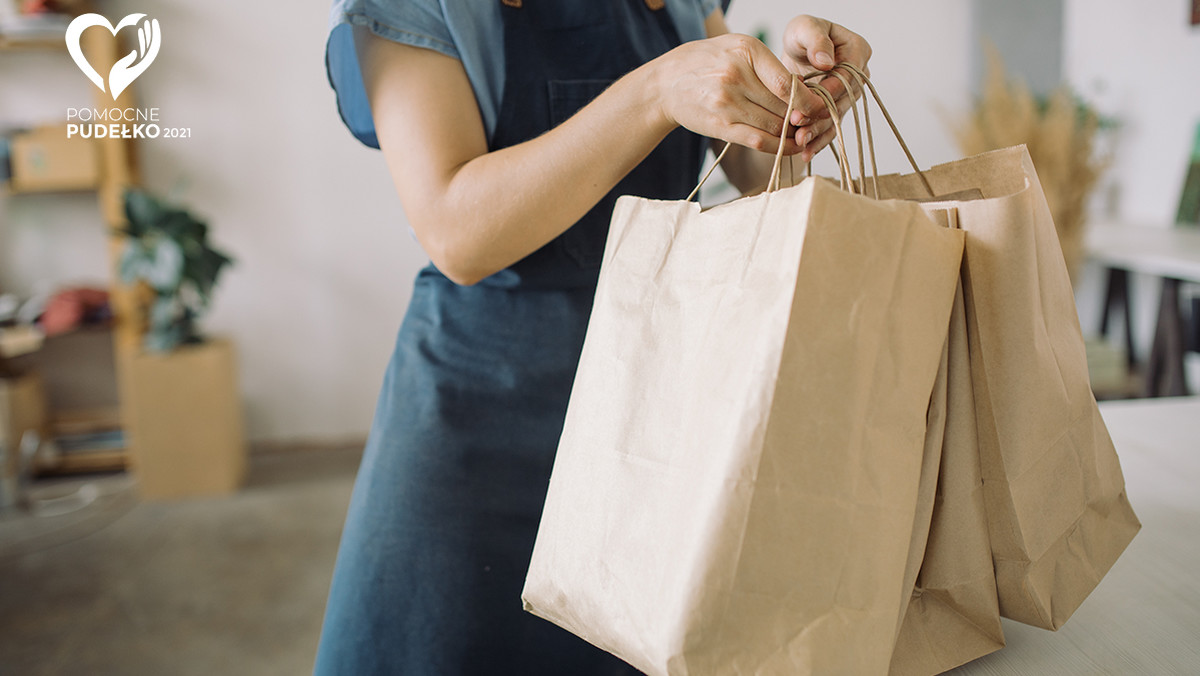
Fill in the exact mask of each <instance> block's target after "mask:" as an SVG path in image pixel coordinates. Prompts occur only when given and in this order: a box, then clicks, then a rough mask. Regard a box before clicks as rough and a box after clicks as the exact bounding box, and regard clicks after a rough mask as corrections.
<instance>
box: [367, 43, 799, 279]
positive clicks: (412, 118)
mask: <svg viewBox="0 0 1200 676" xmlns="http://www.w3.org/2000/svg"><path fill="white" fill-rule="evenodd" d="M356 40H358V41H359V44H360V50H361V51H360V62H361V63H362V67H363V78H364V85H365V86H366V89H367V93H368V97H369V98H370V100H371V109H372V113H373V115H374V118H375V128H376V133H377V135H378V138H379V142H380V147H381V148H382V149H383V152H384V157H385V158H386V160H387V162H388V166H389V169H390V170H391V173H392V177H393V180H394V182H395V185H396V189H397V191H398V192H399V194H400V198H401V201H402V202H403V204H404V207H405V211H406V212H407V214H408V217H409V222H410V224H411V225H412V227H413V230H414V231H415V232H416V234H417V238H418V239H419V240H420V241H421V243H422V245H423V246H424V247H425V249H426V251H427V253H429V255H430V257H431V258H432V259H433V261H434V264H435V265H437V266H438V268H439V269H440V270H442V272H443V273H445V274H446V275H447V276H448V277H450V278H451V279H453V280H454V281H456V282H459V283H465V284H470V283H474V282H476V281H478V280H480V279H482V278H483V277H486V276H488V275H490V274H492V273H494V272H496V271H498V270H501V269H503V268H505V267H507V266H509V265H511V264H513V263H514V262H516V261H518V260H520V259H521V258H523V257H525V256H526V255H528V254H530V253H532V252H533V251H535V250H537V249H538V248H539V247H541V246H542V245H544V244H545V243H547V242H549V241H550V240H552V239H553V238H554V237H556V236H557V235H559V234H561V233H562V232H563V231H565V230H566V229H567V228H568V227H570V226H571V225H572V224H573V223H575V222H576V221H577V220H578V219H579V218H580V217H582V216H583V215H584V214H585V213H587V211H588V210H589V209H590V208H591V207H592V206H594V205H595V204H596V203H597V202H599V201H600V199H601V198H602V197H603V196H604V195H605V194H606V193H607V192H608V191H609V190H611V189H612V188H613V187H614V186H615V185H616V184H617V182H618V181H619V180H620V179H621V178H622V177H623V176H625V175H626V174H627V173H628V172H629V171H630V170H632V169H633V168H634V167H635V166H637V164H638V163H639V162H641V161H642V159H644V158H645V157H646V156H647V155H648V154H649V153H650V152H651V151H652V150H653V149H654V148H655V146H657V145H658V143H659V142H660V141H662V139H663V138H664V137H665V136H666V135H667V134H668V133H670V131H671V130H672V129H674V128H676V127H678V126H681V125H682V126H686V127H688V128H690V129H692V130H694V131H697V132H699V133H702V134H706V135H709V136H717V137H720V138H723V139H727V140H731V141H733V142H735V143H738V144H741V145H747V146H750V147H753V148H759V149H761V150H768V151H774V149H775V148H776V147H777V145H778V138H777V134H778V133H779V131H780V130H781V128H782V127H781V125H782V115H783V112H784V110H785V109H786V102H785V101H784V100H783V99H782V98H781V95H780V94H779V93H778V91H776V90H782V91H783V92H784V93H785V94H786V92H787V89H786V87H787V86H788V82H789V76H788V74H787V71H786V70H785V69H784V68H783V66H782V64H780V63H779V61H778V60H777V59H776V58H775V57H774V55H772V54H771V53H770V51H768V50H767V49H766V48H765V47H764V46H762V45H761V44H760V43H758V41H756V40H754V39H753V38H749V37H746V36H736V35H726V36H722V37H720V38H716V39H712V40H702V41H697V42H691V43H687V44H685V45H681V46H680V47H678V48H676V49H674V50H672V51H671V52H668V53H667V54H665V55H663V56H662V57H659V58H658V59H655V60H653V61H651V62H649V63H647V64H645V65H644V66H642V67H641V68H638V69H636V70H635V71H633V72H632V73H630V74H628V75H626V76H625V77H623V78H621V79H620V80H618V81H617V82H616V83H614V84H613V85H612V86H611V87H609V88H608V90H606V91H605V92H603V93H602V94H601V95H600V96H598V97H597V98H596V99H595V100H594V101H592V102H591V103H589V104H588V105H586V106H584V107H583V108H582V109H580V111H579V112H577V113H576V114H575V115H574V116H573V117H571V118H570V119H569V120H567V121H566V122H564V123H563V124H561V125H559V126H558V127H556V128H554V129H552V130H550V131H548V132H546V133H545V134H543V135H541V136H539V137H537V138H535V139H532V140H530V141H526V142H524V143H520V144H517V145H514V146H511V147H508V148H504V149H501V150H497V151H494V152H488V149H487V143H486V139H485V135H484V132H483V124H482V121H481V118H480V115H479V110H478V107H477V106H476V104H475V99H474V93H473V91H472V89H471V86H470V82H469V81H468V79H467V77H466V74H465V72H464V71H463V68H462V64H461V63H460V62H458V61H457V60H455V59H452V58H450V57H447V56H444V55H442V54H438V53H435V52H432V51H429V50H424V49H419V48H415V47H409V46H405V45H400V44H396V43H392V42H389V41H387V40H384V39H382V38H377V37H374V36H372V35H370V34H369V33H366V32H365V31H364V32H363V33H362V34H359V33H356ZM768 82H769V83H771V87H770V88H768V85H766V84H764V83H768ZM792 145H793V146H794V142H793V143H792ZM791 150H792V151H794V150H795V148H794V147H793V148H791Z"/></svg>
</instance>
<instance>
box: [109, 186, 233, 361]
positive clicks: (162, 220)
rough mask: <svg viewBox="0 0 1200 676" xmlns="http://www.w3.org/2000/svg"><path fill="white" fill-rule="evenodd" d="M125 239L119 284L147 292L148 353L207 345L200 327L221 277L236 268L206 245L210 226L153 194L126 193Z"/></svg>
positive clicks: (139, 191) (146, 338)
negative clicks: (200, 318) (200, 343)
mask: <svg viewBox="0 0 1200 676" xmlns="http://www.w3.org/2000/svg"><path fill="white" fill-rule="evenodd" d="M125 216H126V219H127V221H128V224H127V225H126V227H125V228H124V229H123V230H122V234H124V235H125V236H126V237H127V238H128V239H127V244H126V248H125V251H124V253H123V254H122V256H121V263H120V266H121V269H120V274H121V279H122V280H123V281H125V282H126V283H130V284H139V285H141V286H142V288H144V289H148V290H149V294H148V295H150V299H149V302H148V303H147V305H148V307H147V308H146V310H145V311H146V317H145V319H146V336H145V347H146V349H147V350H150V351H153V352H166V351H170V350H173V349H175V348H176V347H178V346H179V345H182V344H186V343H198V342H201V341H202V340H203V339H202V338H201V336H200V333H199V330H198V327H197V325H196V322H197V320H198V319H199V317H200V316H201V315H202V314H203V313H204V312H205V311H206V310H207V309H208V305H209V302H210V301H211V299H212V290H213V287H214V285H215V284H216V282H217V277H218V276H219V275H220V273H221V270H222V269H224V268H225V266H227V265H229V264H230V263H232V262H233V259H231V258H230V257H229V256H228V255H226V254H224V253H222V252H221V251H219V250H217V249H215V248H213V247H212V246H211V245H210V244H209V242H208V225H207V224H205V223H204V222H203V221H200V220H198V219H197V218H196V217H195V216H193V215H192V214H191V213H189V212H188V211H187V210H185V209H181V208H178V207H174V206H170V205H167V204H164V203H163V202H161V201H159V200H158V199H156V198H155V197H153V196H152V195H150V194H149V193H147V192H145V191H143V190H139V189H134V188H131V189H129V190H127V191H126V193H125Z"/></svg>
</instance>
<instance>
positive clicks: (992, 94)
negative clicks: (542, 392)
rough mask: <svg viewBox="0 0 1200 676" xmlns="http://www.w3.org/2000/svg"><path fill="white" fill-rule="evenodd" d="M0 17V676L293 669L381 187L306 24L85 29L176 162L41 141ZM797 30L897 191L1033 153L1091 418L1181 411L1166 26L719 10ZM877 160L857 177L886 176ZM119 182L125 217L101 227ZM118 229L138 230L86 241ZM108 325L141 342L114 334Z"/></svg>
mask: <svg viewBox="0 0 1200 676" xmlns="http://www.w3.org/2000/svg"><path fill="white" fill-rule="evenodd" d="M5 3H7V6H3V7H2V9H0V12H3V13H0V137H2V138H3V140H2V141H0V178H3V179H4V183H5V187H4V189H3V190H0V294H3V295H2V296H0V326H2V327H3V334H2V337H3V342H0V359H2V360H3V361H2V363H3V369H4V373H3V375H4V376H5V377H4V378H3V380H2V381H0V382H2V383H3V385H2V387H0V444H3V448H4V462H3V463H0V468H4V470H5V471H4V483H3V493H2V494H0V495H3V503H2V504H3V507H4V511H3V515H2V516H0V673H13V674H18V673H19V674H40V673H46V674H52V673H53V674H58V673H98V674H99V673H193V672H194V673H211V672H213V671H214V670H220V671H224V672H227V673H280V674H283V673H303V672H306V671H308V670H309V669H310V668H311V661H312V657H313V655H314V654H315V649H316V640H317V635H318V633H319V628H320V619H321V612H322V610H323V608H324V600H325V599H324V595H325V593H326V591H327V589H328V582H329V578H330V575H331V573H332V566H333V560H334V554H335V552H336V544H337V537H338V532H339V530H340V527H341V519H342V517H343V516H344V513H345V507H346V502H347V500H348V499H349V491H350V486H351V482H352V479H353V472H354V469H355V467H356V462H357V453H358V451H359V448H360V446H361V443H362V441H363V439H364V438H365V436H366V434H367V431H368V429H369V426H370V421H371V417H372V414H373V410H374V404H375V396H376V393H377V390H378V387H379V385H380V380H381V377H382V373H383V370H384V367H385V365H386V361H387V359H388V356H389V354H390V351H391V348H392V343H393V340H394V337H395V333H396V330H397V328H398V326H399V322H400V319H401V317H402V314H403V311H404V309H405V306H406V303H407V300H408V297H409V294H410V291H411V288H412V280H413V278H414V276H415V274H416V272H417V270H418V269H419V268H420V267H421V266H423V265H424V264H425V263H426V261H427V259H426V257H425V255H424V254H423V253H422V251H421V249H420V247H419V246H418V244H417V243H416V241H415V240H414V239H413V238H412V237H411V236H410V234H409V231H408V226H407V223H406V221H405V217H404V213H403V211H402V209H401V206H400V204H399V201H398V199H397V197H396V195H395V192H394V189H393V187H392V182H391V179H390V177H389V176H388V173H387V170H386V167H385V166H384V163H383V159H382V156H381V155H380V154H379V153H377V152H375V151H372V150H369V149H367V148H365V147H362V146H361V145H359V144H358V143H357V142H355V141H354V140H353V138H352V137H351V136H350V134H349V132H348V131H346V129H345V128H344V127H343V125H342V123H341V121H340V120H339V118H338V114H337V110H336V107H335V104H334V97H333V92H332V90H331V89H330V88H329V86H328V83H327V80H326V76H325V71H324V61H323V59H324V43H325V37H326V32H327V26H328V14H329V3H328V1H327V0H302V1H301V2H298V3H297V4H296V5H290V4H289V5H287V6H286V7H281V6H279V5H272V4H270V3H264V4H262V5H259V4H257V3H233V2H229V1H228V0H216V1H215V2H210V3H186V2H179V1H164V0H151V1H148V2H142V3H134V2H127V1H124V0H112V1H108V2H98V3H96V6H95V7H94V11H97V12H99V13H101V14H103V15H104V16H106V17H109V18H110V19H117V18H120V17H123V16H126V15H128V14H132V13H135V12H144V13H146V14H147V15H148V17H149V18H152V19H157V20H158V22H160V26H161V40H162V42H161V52H159V53H158V54H157V57H156V58H155V60H154V62H153V65H152V66H151V67H149V68H148V70H146V71H145V74H144V75H143V76H141V77H140V78H138V79H137V80H136V82H135V83H134V84H133V85H132V86H131V87H130V88H129V89H128V90H126V91H125V92H124V93H122V95H121V98H120V99H119V100H118V104H121V107H122V108H125V107H133V108H135V109H146V108H156V109H158V112H159V115H160V122H159V124H160V125H161V126H162V127H164V128H165V127H170V128H175V129H186V130H188V132H187V135H186V136H184V137H181V138H165V137H160V138H157V139H152V140H124V139H116V140H114V139H103V140H95V141H93V142H91V143H84V142H78V141H77V142H76V143H72V144H64V143H62V138H63V131H64V127H65V125H66V124H67V122H68V120H67V119H66V116H67V110H68V109H92V108H101V107H102V105H101V104H100V103H97V102H100V101H103V100H104V99H102V98H100V97H98V96H97V94H98V91H97V90H96V88H95V87H94V86H93V85H92V83H91V82H89V81H88V79H87V78H86V77H84V76H83V75H81V73H80V70H79V69H78V68H76V67H75V65H74V64H73V63H72V61H71V58H70V56H69V55H68V53H67V50H66V49H65V48H64V47H63V40H62V37H61V36H62V35H63V31H64V29H65V24H66V21H64V20H63V19H62V17H61V16H54V15H53V14H50V15H37V14H36V10H39V9H41V8H43V7H44V5H45V3H37V2H32V3H17V2H13V0H0V6H2V5H5ZM22 6H23V7H24V8H25V9H26V10H27V13H21V12H20V11H19V8H20V7H22ZM28 12H34V13H32V14H31V13H28ZM797 12H804V13H810V14H814V15H817V16H822V17H826V18H828V19H831V20H833V21H835V22H837V23H840V24H842V25H844V26H847V27H849V28H850V29H852V30H854V31H856V32H858V33H860V34H861V35H863V36H864V37H865V38H867V40H868V41H869V42H870V43H871V44H872V46H873V48H874V56H873V58H872V60H871V74H872V80H873V81H874V82H875V83H876V85H877V87H878V89H879V91H880V93H881V95H882V96H883V97H884V100H885V102H886V103H887V105H888V107H889V109H890V111H891V113H892V115H893V117H894V118H895V119H896V121H897V124H898V125H899V127H900V129H901V131H902V132H903V133H904V135H905V138H906V140H907V142H908V144H909V146H910V147H911V148H912V150H913V152H914V154H915V156H916V159H917V160H918V162H920V163H921V164H924V165H932V164H938V163H942V162H948V161H951V160H954V159H957V158H959V157H961V156H963V155H964V154H970V153H975V152H980V151H981V150H983V149H986V148H985V147H983V146H986V145H987V144H989V143H991V144H993V145H994V146H996V147H999V146H1000V145H1011V144H1012V143H1019V142H1026V143H1030V144H1031V148H1032V146H1033V144H1041V147H1043V148H1045V151H1044V153H1045V155H1044V156H1045V157H1046V158H1047V159H1045V161H1044V162H1045V164H1042V163H1041V161H1040V160H1039V157H1038V153H1037V152H1036V151H1035V152H1034V157H1035V163H1038V170H1039V174H1040V175H1041V178H1042V180H1043V183H1044V184H1045V183H1046V182H1047V180H1048V179H1051V178H1053V179H1054V180H1059V181H1060V184H1061V185H1059V188H1057V189H1059V190H1061V192H1062V194H1063V197H1062V198H1061V199H1062V200H1063V201H1062V207H1061V208H1062V210H1063V213H1067V214H1069V215H1068V216H1064V217H1063V221H1064V222H1065V221H1070V223H1071V224H1073V225H1071V226H1070V228H1071V229H1070V231H1069V232H1066V231H1064V232H1063V233H1061V234H1062V236H1063V238H1064V239H1063V245H1064V250H1065V251H1066V252H1067V254H1068V258H1069V259H1070V262H1071V264H1072V268H1073V278H1074V281H1075V284H1076V295H1077V302H1078V308H1079V316H1080V320H1081V323H1082V326H1083V329H1084V334H1085V336H1089V361H1090V365H1091V366H1092V367H1093V369H1094V370H1093V381H1094V385H1095V386H1096V389H1097V396H1098V397H1099V398H1123V397H1132V396H1142V395H1145V394H1155V395H1158V394H1171V395H1182V394H1187V393H1189V392H1190V390H1189V389H1188V386H1189V385H1190V387H1191V388H1195V387H1197V386H1200V364H1198V363H1197V361H1196V356H1195V352H1192V351H1190V350H1189V348H1191V349H1197V348H1200V345H1198V343H1200V339H1198V338H1197V333H1198V329H1197V323H1196V321H1195V320H1194V311H1193V307H1194V306H1195V305H1196V303H1194V302H1193V300H1192V296H1193V295H1194V294H1195V291H1194V288H1193V287H1192V286H1190V282H1194V281H1197V280H1200V248H1196V245H1195V239H1188V237H1190V236H1191V235H1193V234H1194V233H1193V232H1192V231H1190V230H1188V226H1187V225H1186V222H1187V221H1195V220H1197V218H1198V216H1200V213H1198V211H1197V209H1200V207H1197V206H1196V203H1197V201H1200V194H1198V193H1200V169H1197V167H1200V164H1198V163H1200V137H1198V134H1200V131H1198V124H1200V90H1198V89H1197V88H1196V87H1195V86H1192V84H1191V83H1192V81H1193V80H1194V78H1195V72H1196V70H1197V68H1198V67H1200V25H1197V22H1198V21H1200V10H1198V9H1197V6H1196V4H1194V3H1192V2H1191V0H1148V1H1147V2H1141V3H1129V2H1121V1H1119V0H1089V1H1087V2H1085V1H1084V0H1015V1H1012V2H1005V3H995V2H987V1H986V0H970V1H969V2H961V1H958V0H913V1H911V2H904V3H898V2H884V1H883V0H860V1H859V2H844V1H842V2H835V1H833V0H812V1H811V2H808V3H794V2H784V1H783V0H737V2H734V4H733V6H732V8H731V11H730V15H729V23H730V25H731V27H732V28H733V29H734V30H735V31H741V32H747V33H751V34H761V35H763V36H764V37H765V40H766V41H767V42H768V44H770V45H771V46H772V48H774V49H776V50H777V49H778V43H777V40H778V39H779V37H780V36H781V34H782V30H783V27H784V25H785V24H786V22H787V20H788V19H789V18H790V17H791V16H793V15H794V14H795V13H797ZM130 34H131V32H130V31H124V32H122V36H123V37H124V38H125V39H126V40H129V35H130ZM99 35H100V38H102V39H101V40H100V42H97V43H96V45H98V46H89V41H93V42H94V41H95V40H96V39H97V38H95V30H93V31H90V32H89V34H88V37H87V38H85V43H84V50H85V53H87V54H88V55H89V57H91V58H93V59H94V60H95V61H97V62H98V61H100V60H101V59H102V58H103V53H104V51H105V49H111V47H108V48H106V47H105V46H104V44H103V40H104V39H107V38H105V35H104V31H99ZM109 42H111V40H109ZM130 44H131V43H130V42H126V49H128V48H129V45H130ZM989 45H990V46H991V47H989ZM989 54H991V56H990V57H989ZM110 56H112V55H110ZM989 68H990V70H989ZM100 70H101V71H102V72H106V69H100ZM1063 86H1066V87H1067V88H1069V89H1068V90H1063V89H1061V88H1062V87H1063ZM1064 91H1066V92H1069V93H1066V94H1064V93H1063V92H1064ZM1056 96H1057V97H1059V98H1058V99H1056V98H1055V97H1056ZM1056 100H1057V101H1058V103H1057V104H1056V103H1055V101H1056ZM1064 101H1065V102H1067V103H1063V102H1064ZM108 103H109V104H110V105H108V106H107V107H112V106H111V104H112V99H111V98H109V99H108ZM1056 105H1059V106H1060V107H1059V109H1057V110H1059V112H1060V113H1061V112H1062V110H1068V111H1069V114H1066V115H1065V116H1063V115H1059V117H1057V118H1054V117H1053V113H1054V111H1055V110H1056V108H1055V106H1056ZM989 106H991V108H989ZM1062 106H1066V108H1062ZM989 111H990V113H989ZM1005 111H1007V116H1006V115H1004V114H1002V113H1005ZM989 115H990V116H989ZM998 115H999V117H997V116H998ZM1020 116H1023V117H1021V118H1020V119H1022V120H1024V122H1023V124H1024V126H1023V127H1020V128H1019V129H1017V126H1016V124H1015V122H1013V123H1012V124H1008V123H1007V121H1008V120H1016V119H1017V118H1018V117H1020ZM998 120H999V121H998ZM989 125H990V126H989ZM1055 125H1059V126H1055ZM48 127H49V129H47V128H48ZM1013 134H1016V136H1015V137H1014V136H1013ZM1021 134H1026V135H1027V136H1028V138H1023V137H1021ZM876 137H877V139H878V140H879V149H878V150H879V158H880V167H881V169H883V170H886V171H889V172H891V171H897V172H898V171H905V170H907V163H906V162H905V161H904V158H903V155H902V154H901V153H900V151H899V148H898V146H896V144H895V143H894V142H891V141H890V140H889V139H887V137H886V136H884V135H883V134H881V133H877V134H876ZM972 144H975V145H972ZM980 144H982V146H981V145H980ZM1056 153H1057V155H1056ZM1064 156H1065V159H1063V157H1064ZM1055 158H1057V159H1055ZM823 162H825V163H829V162H831V161H830V160H828V158H825V159H822V160H820V161H818V162H817V169H818V171H820V172H821V173H824V174H826V175H832V174H833V169H832V164H831V163H830V164H822V163H823ZM1054 162H1057V164H1052V163H1054ZM1043 167H1045V169H1043ZM1189 168H1190V171H1191V172H1192V173H1191V178H1190V179H1188V175H1189ZM1189 180H1190V181H1191V182H1190V184H1189V186H1190V187H1189V188H1188V190H1185V183H1186V182H1187V181H1189ZM129 184H136V185H137V186H138V187H140V188H141V189H142V192H141V193H139V195H140V197H139V198H136V200H140V201H136V200H135V203H134V204H133V205H132V206H131V207H130V208H131V209H132V211H129V212H127V211H126V203H125V201H124V200H125V192H124V188H125V187H126V186H127V185H129ZM1047 190H1048V193H1049V192H1050V188H1049V186H1047ZM1189 190H1190V192H1189ZM1189 200H1190V202H1189ZM1052 202H1053V199H1052ZM130 214H133V215H135V216H139V217H140V218H139V219H133V220H135V221H137V223H141V224H143V225H144V229H141V230H138V229H136V228H134V229H132V230H129V231H127V232H124V233H118V234H115V235H114V234H113V232H114V228H115V227H117V226H121V227H124V226H125V225H126V224H128V221H130V219H129V215H130ZM1056 215H1057V214H1056ZM143 221H144V222H143ZM1180 223H1182V224H1180ZM164 224H166V225H164ZM172 224H174V225H172ZM131 225H132V224H131ZM204 225H207V228H204V227H203V226H204ZM139 227H141V226H139ZM156 227H158V228H160V230H154V228H156ZM164 227H165V228H166V229H165V230H161V228H164ZM1059 227H1060V230H1063V228H1064V225H1063V222H1060V223H1059ZM1133 227H1138V228H1142V229H1139V230H1136V231H1133V232H1134V234H1133V235H1130V234H1129V233H1130V230H1129V228H1133ZM172 228H175V229H174V230H172ZM1097 233H1098V234H1097ZM1147 233H1150V234H1147ZM1176 234H1182V235H1183V236H1184V238H1183V239H1179V240H1176V239H1168V240H1164V241H1163V243H1161V245H1160V246H1159V248H1158V249H1157V250H1155V251H1152V252H1149V253H1146V255H1145V256H1143V257H1142V258H1140V259H1137V257H1136V256H1133V255H1132V254H1133V253H1136V251H1135V250H1136V249H1137V248H1138V247H1139V246H1141V245H1142V244H1143V243H1144V242H1147V241H1156V242H1157V241H1158V239H1156V238H1159V239H1161V237H1160V236H1165V237H1173V236H1174V235H1176ZM172 238H174V242H175V243H174V244H171V245H169V246H167V245H162V244H161V242H162V240H163V239H172ZM1189 246H1191V247H1193V248H1191V249H1190V250H1189V249H1188V248H1187V247H1189ZM161 247H165V249H163V248H161ZM189 247H190V248H189ZM200 250H203V251H208V252H211V253H208V254H203V255H200V257H199V258H196V259H195V260H193V259H191V258H187V257H186V255H185V254H186V253H187V252H189V251H200ZM1173 252H1174V253H1175V254H1178V255H1177V256H1175V257H1174V258H1172V254H1173ZM181 256H183V258H180V257H181ZM226 258H227V259H228V260H231V261H232V262H231V263H229V264H227V265H226V264H224V260H225V259H226ZM1146 260H1150V261H1151V262H1150V263H1148V264H1147V263H1145V261H1146ZM122 275H124V277H122ZM164 277H165V278H164ZM1164 280H1173V281H1174V282H1175V283H1165V282H1164ZM1189 280H1190V281H1189ZM206 300H207V301H210V302H205V301H206ZM1171 304H1173V306H1174V310H1171V309H1170V306H1171ZM1106 307H1108V308H1112V311H1111V313H1110V314H1111V316H1108V317H1107V318H1108V319H1109V320H1111V321H1108V322H1107V325H1108V331H1107V336H1106V337H1105V338H1101V336H1100V333H1101V331H1100V325H1101V319H1102V316H1107V315H1106V312H1105V308H1106ZM125 311H129V312H135V311H140V312H144V313H148V314H149V315H150V316H149V318H148V319H147V320H145V321H144V322H142V323H134V324H130V323H122V322H114V321H113V319H112V318H113V316H114V314H115V315H117V316H119V317H122V316H129V315H128V314H125ZM156 312H157V315H156V314H155V313H156ZM193 320H195V321H193ZM193 324H194V326H193ZM1164 326H1165V327H1166V328H1165V329H1164V328H1163V327H1164ZM147 331H148V332H147ZM147 336H150V339H153V340H160V341H164V342H162V343H161V344H160V345H158V347H159V348H164V349H159V350H157V351H153V350H151V351H147V350H145V349H143V348H144V347H146V343H145V341H146V340H147ZM192 336H203V337H204V338H206V340H205V341H204V342H199V343H195V344H193V343H192V342H191V341H190V338H191V337H192ZM180 340H182V343H180V344H179V345H178V346H176V342H178V341H180ZM1156 344H1157V345H1158V346H1159V349H1158V350H1157V352H1155V354H1153V355H1152V352H1154V351H1153V350H1152V347H1154V346H1155V345H1156ZM1130 345H1132V347H1133V349H1132V350H1130V349H1129V346H1130ZM1197 446H1200V443H1198V444H1197Z"/></svg>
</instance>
